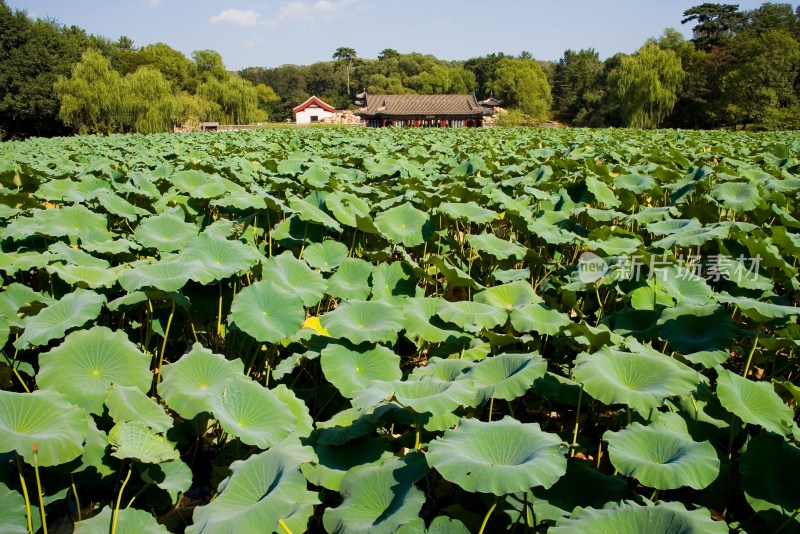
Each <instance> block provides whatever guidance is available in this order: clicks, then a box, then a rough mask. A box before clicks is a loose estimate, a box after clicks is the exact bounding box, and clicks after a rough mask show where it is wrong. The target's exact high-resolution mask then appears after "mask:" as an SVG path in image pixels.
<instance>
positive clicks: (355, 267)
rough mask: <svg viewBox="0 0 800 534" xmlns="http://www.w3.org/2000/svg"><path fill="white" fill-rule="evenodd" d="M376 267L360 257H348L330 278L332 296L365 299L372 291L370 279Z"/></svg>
mask: <svg viewBox="0 0 800 534" xmlns="http://www.w3.org/2000/svg"><path fill="white" fill-rule="evenodd" d="M373 270H374V267H373V266H372V264H371V263H369V262H366V261H364V260H360V259H358V258H347V259H345V260H344V261H343V262H342V264H341V265H339V267H338V268H337V269H336V272H335V273H333V275H332V276H331V277H330V278H329V279H328V294H329V295H331V296H332V297H338V298H346V299H355V300H364V299H366V298H367V297H368V296H369V294H370V292H371V289H370V285H369V279H370V277H371V276H372V272H373Z"/></svg>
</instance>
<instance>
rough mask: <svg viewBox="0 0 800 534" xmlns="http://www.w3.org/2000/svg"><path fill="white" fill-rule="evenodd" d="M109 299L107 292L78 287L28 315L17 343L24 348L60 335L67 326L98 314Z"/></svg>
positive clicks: (84, 321) (90, 318)
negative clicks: (36, 312) (106, 295)
mask: <svg viewBox="0 0 800 534" xmlns="http://www.w3.org/2000/svg"><path fill="white" fill-rule="evenodd" d="M105 302H106V297H105V296H103V295H100V294H98V293H95V292H94V291H90V290H88V289H76V290H75V291H73V292H72V293H69V294H67V295H65V296H63V297H61V299H60V300H58V301H56V302H54V303H52V304H50V305H49V306H48V307H47V308H45V309H44V310H42V311H40V312H39V313H38V314H37V315H33V316H31V317H28V318H27V319H26V320H25V331H24V332H23V333H22V335H21V336H20V337H19V339H17V340H16V341H15V342H14V346H15V347H17V348H19V349H24V348H26V347H29V346H31V345H46V344H47V343H48V342H50V341H52V340H53V339H60V338H62V337H63V336H64V334H65V333H66V332H67V330H71V329H72V328H76V327H79V326H82V325H83V324H85V323H87V322H89V321H91V320H93V319H95V318H97V316H98V315H100V310H101V309H102V308H103V304H104V303H105Z"/></svg>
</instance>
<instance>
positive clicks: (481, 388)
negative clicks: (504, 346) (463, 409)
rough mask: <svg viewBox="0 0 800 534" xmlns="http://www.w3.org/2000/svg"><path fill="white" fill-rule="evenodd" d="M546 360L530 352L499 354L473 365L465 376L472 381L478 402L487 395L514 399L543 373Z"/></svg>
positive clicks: (488, 396) (483, 400)
mask: <svg viewBox="0 0 800 534" xmlns="http://www.w3.org/2000/svg"><path fill="white" fill-rule="evenodd" d="M545 371H547V362H546V361H545V360H544V358H542V357H541V356H539V353H533V354H499V355H497V356H492V357H491V358H487V359H485V360H483V361H481V362H478V363H476V364H473V366H472V368H471V369H470V370H469V372H468V373H467V375H466V378H471V379H472V380H473V381H474V382H475V386H476V387H477V388H478V392H479V394H480V397H479V402H485V401H487V400H489V399H490V398H496V399H503V400H509V401H510V400H514V399H516V398H517V397H521V396H522V395H524V394H525V392H526V391H528V390H529V389H530V388H531V387H533V382H534V380H536V379H537V378H541V377H542V376H544V373H545Z"/></svg>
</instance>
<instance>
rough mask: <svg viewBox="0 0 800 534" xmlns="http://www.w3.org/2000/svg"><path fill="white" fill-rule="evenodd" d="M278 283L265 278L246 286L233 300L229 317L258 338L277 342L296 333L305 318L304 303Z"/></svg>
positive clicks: (243, 329)
mask: <svg viewBox="0 0 800 534" xmlns="http://www.w3.org/2000/svg"><path fill="white" fill-rule="evenodd" d="M278 283H279V282H277V281H274V280H271V279H270V280H262V281H260V282H256V283H255V284H253V285H251V286H247V287H246V288H244V289H243V290H242V291H241V292H240V293H239V294H238V295H236V297H235V298H234V299H233V302H232V303H231V315H230V318H229V320H230V321H231V322H235V323H236V326H237V327H239V328H240V329H241V330H242V331H244V332H246V333H247V334H249V335H250V336H252V337H253V338H254V339H256V340H258V341H267V342H270V343H277V342H278V341H281V340H283V339H286V338H289V337H291V336H292V335H294V334H295V333H296V332H297V331H298V330H300V325H301V324H302V322H303V320H304V319H305V315H306V314H305V310H304V309H303V303H302V302H301V300H300V297H299V296H297V295H296V294H295V295H293V294H289V293H288V292H286V291H285V290H282V289H280V288H279V287H278ZM284 287H289V288H291V287H293V286H291V285H288V286H284Z"/></svg>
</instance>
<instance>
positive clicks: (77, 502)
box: [69, 473, 81, 521]
mask: <svg viewBox="0 0 800 534" xmlns="http://www.w3.org/2000/svg"><path fill="white" fill-rule="evenodd" d="M69 482H70V485H71V486H72V495H74V496H75V508H77V510H78V521H81V500H80V499H79V498H78V489H77V488H76V487H75V479H74V478H73V477H72V474H71V473H70V475H69Z"/></svg>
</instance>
